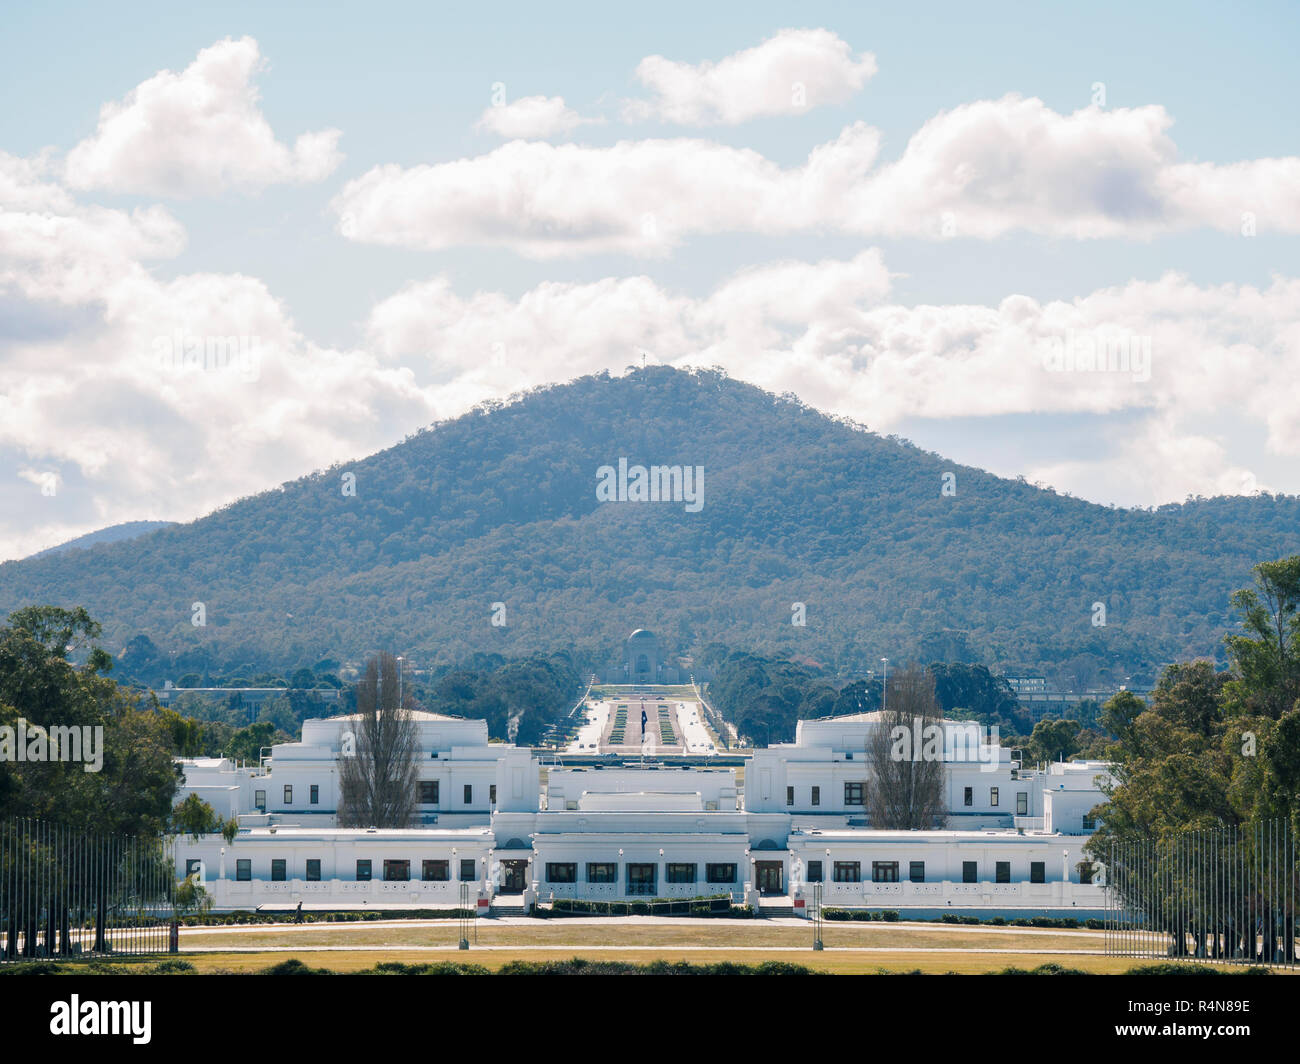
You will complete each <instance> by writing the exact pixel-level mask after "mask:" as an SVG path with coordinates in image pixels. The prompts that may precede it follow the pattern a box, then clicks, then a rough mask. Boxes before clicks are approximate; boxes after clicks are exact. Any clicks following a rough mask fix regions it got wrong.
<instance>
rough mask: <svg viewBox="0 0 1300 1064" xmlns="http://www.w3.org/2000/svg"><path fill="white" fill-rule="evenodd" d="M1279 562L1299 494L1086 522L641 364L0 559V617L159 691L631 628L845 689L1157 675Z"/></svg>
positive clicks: (739, 390)
mask: <svg viewBox="0 0 1300 1064" xmlns="http://www.w3.org/2000/svg"><path fill="white" fill-rule="evenodd" d="M863 419H864V420H867V421H869V420H870V411H864V412H863ZM620 457H625V458H627V460H628V462H629V463H631V464H638V463H639V464H644V465H650V464H658V465H682V466H692V467H696V466H699V467H703V469H704V495H703V506H702V508H701V509H699V511H698V512H688V510H687V507H686V505H685V504H683V503H681V502H676V503H672V502H658V503H637V502H626V503H623V502H600V501H598V499H597V492H596V486H597V477H598V473H597V471H598V469H599V467H601V466H606V465H613V466H617V464H618V461H619V459H620ZM948 473H951V474H954V475H955V478H954V479H953V480H952V481H951V482H952V483H953V484H954V485H955V494H950V495H945V494H943V493H942V488H943V484H944V475H945V474H948ZM352 487H355V494H350V493H349V490H350V488H352ZM1296 551H1300V500H1297V499H1296V498H1295V497H1273V496H1267V495H1265V496H1258V497H1254V498H1215V499H1204V500H1201V499H1198V500H1194V501H1191V502H1188V503H1186V504H1184V505H1179V506H1165V507H1160V508H1158V509H1154V510H1119V509H1113V508H1108V507H1105V506H1098V505H1094V504H1091V503H1087V502H1083V501H1080V500H1078V499H1073V498H1069V497H1064V496H1060V495H1057V494H1055V493H1053V492H1051V491H1044V490H1040V489H1038V488H1035V487H1033V486H1032V485H1029V484H1027V483H1024V482H1023V481H1014V480H1005V479H1000V478H998V477H995V476H993V475H991V474H989V473H985V472H983V471H981V470H978V469H973V468H968V467H963V466H958V465H955V464H954V463H952V462H948V461H945V460H944V459H943V458H941V457H940V456H938V455H935V454H930V453H927V452H925V451H922V450H920V449H918V448H916V447H914V446H912V445H910V444H908V443H907V442H905V441H902V440H899V439H896V438H893V437H881V436H878V435H875V434H873V433H871V432H868V431H865V430H864V429H863V428H861V427H860V426H855V425H853V424H849V423H846V422H843V421H839V420H835V419H832V418H829V417H827V416H825V415H823V414H821V413H819V412H817V411H815V410H812V409H811V408H808V407H806V406H804V405H802V404H801V403H799V402H798V401H797V400H795V399H793V398H790V397H777V396H774V395H771V394H768V393H766V392H763V391H761V390H759V389H758V388H755V387H752V386H750V385H747V384H743V383H740V382H738V381H734V380H730V379H728V378H726V377H725V376H723V375H721V374H719V373H715V372H694V373H691V372H685V371H680V370H674V369H670V368H667V367H650V368H647V369H644V370H640V371H637V372H632V373H629V374H628V375H626V376H624V377H621V378H611V377H609V376H606V375H600V376H595V377H585V378H582V379H579V380H576V381H573V382H571V383H568V384H564V385H559V386H554V387H549V388H546V389H542V390H539V391H535V392H533V393H530V394H528V395H526V396H524V397H522V398H520V399H518V400H516V401H513V402H510V403H502V404H493V405H489V406H485V407H483V408H481V409H478V410H475V411H473V412H471V413H469V414H466V415H465V416H463V417H460V418H457V419H455V420H453V421H449V422H446V423H443V424H439V425H436V426H433V427H431V428H429V429H428V430H425V431H423V432H421V433H419V434H417V435H414V436H412V437H410V438H408V439H407V440H405V441H404V442H402V443H400V444H398V445H397V446H395V447H392V448H390V449H389V450H386V451H382V452H380V453H378V454H375V455H372V456H370V457H368V458H361V459H358V460H357V461H355V462H352V463H349V464H347V465H344V466H340V467H337V468H334V469H330V470H327V471H323V472H321V471H318V472H316V473H314V474H312V475H310V476H305V477H303V478H302V479H300V480H297V481H293V482H291V483H287V484H285V485H283V486H282V487H281V488H280V489H278V490H275V491H271V492H268V493H265V494H262V495H258V496H255V497H252V498H247V499H241V500H239V501H238V502H234V503H232V504H230V505H228V506H226V507H224V508H222V509H220V510H218V511H217V512H215V513H213V514H211V515H209V516H207V517H205V518H203V519H201V520H198V521H195V522H192V523H190V524H185V525H177V526H172V527H169V528H165V529H162V530H159V531H156V532H152V533H149V534H146V535H143V536H140V537H138V538H134V539H131V540H129V541H126V542H119V543H109V544H101V545H97V546H94V547H91V548H89V549H86V550H76V551H68V552H63V553H58V554H53V555H45V556H41V557H35V558H29V559H24V560H22V561H17V562H9V563H6V564H4V565H3V566H0V614H7V613H8V612H9V611H11V610H14V609H16V608H18V607H21V606H24V605H27V604H33V603H54V604H58V605H64V606H84V607H85V608H86V609H87V610H88V611H89V613H90V614H91V615H92V616H93V617H95V618H96V619H97V620H99V621H100V622H102V624H103V627H104V643H105V645H106V646H108V647H109V648H110V649H111V650H113V652H114V653H119V652H120V651H121V649H122V648H124V647H125V646H126V644H127V643H128V642H130V641H131V640H132V639H133V638H134V637H136V636H138V635H145V636H147V637H149V639H150V640H152V641H153V643H154V644H156V647H157V649H158V652H159V654H160V655H162V656H163V657H165V659H166V661H167V667H168V668H169V669H170V670H171V671H173V672H175V673H176V674H178V675H179V674H180V673H183V672H189V671H203V670H205V669H212V670H214V671H216V670H221V671H226V672H230V671H232V670H238V669H241V668H243V667H244V666H245V665H246V664H248V663H254V664H256V665H257V666H260V667H268V668H269V667H286V666H288V667H292V666H296V665H299V664H310V663H311V662H315V661H318V660H320V659H323V658H336V659H340V660H353V661H355V660H358V659H360V658H361V657H363V656H364V655H366V654H369V653H371V652H373V651H375V650H378V649H389V650H392V651H393V652H394V653H399V654H401V653H405V654H409V655H411V656H412V657H413V659H414V660H415V661H417V662H419V663H420V664H430V665H432V664H437V663H453V662H457V661H462V660H465V659H466V658H468V657H469V656H470V655H471V654H473V653H476V652H487V653H500V654H504V655H506V656H509V657H516V656H522V655H525V654H528V653H532V652H542V653H550V652H551V651H554V650H557V649H561V648H571V649H573V650H575V651H577V652H579V653H580V654H582V655H583V657H584V660H611V661H612V660H617V655H618V653H619V647H620V644H621V640H622V639H623V638H625V637H626V635H627V633H628V632H630V631H631V630H632V629H634V628H637V627H641V626H644V627H647V628H650V629H652V630H654V631H655V632H656V633H657V634H658V636H659V638H660V641H661V644H662V645H663V649H664V650H665V651H666V652H668V653H690V652H693V651H696V650H698V649H700V648H702V647H704V646H705V645H706V644H708V643H721V644H723V645H726V646H728V647H731V648H734V649H742V650H750V651H754V652H760V653H764V654H771V655H785V656H790V657H792V658H796V659H798V658H803V659H806V660H809V661H814V662H817V663H818V664H820V665H821V666H824V667H829V668H830V669H831V670H833V671H836V672H840V673H841V674H844V675H851V674H853V673H855V672H860V671H861V670H862V669H864V668H865V667H867V665H868V664H870V663H874V662H876V661H877V660H878V659H879V658H880V657H881V656H882V655H887V656H889V657H890V659H891V660H893V661H896V662H900V663H901V662H906V661H908V660H911V659H919V660H924V661H933V660H943V659H945V658H946V659H947V660H966V661H972V662H982V663H984V664H987V665H989V666H991V667H994V668H1007V669H1015V670H1019V669H1042V670H1053V669H1056V670H1058V671H1059V670H1061V669H1063V668H1064V669H1066V670H1070V671H1073V670H1078V672H1079V673H1081V674H1086V673H1087V672H1089V671H1090V670H1096V671H1103V670H1107V669H1108V670H1109V671H1110V672H1111V674H1112V675H1115V676H1120V675H1124V676H1127V675H1133V676H1139V675H1147V676H1150V677H1152V678H1154V674H1155V671H1156V667H1157V666H1158V665H1159V664H1160V663H1162V662H1165V661H1169V660H1175V659H1178V658H1180V657H1192V656H1200V655H1203V654H1204V653H1205V652H1206V649H1207V648H1214V647H1219V646H1220V645H1221V640H1222V635H1223V633H1224V631H1225V630H1226V629H1227V627H1228V626H1229V625H1230V624H1231V623H1233V618H1232V615H1231V612H1230V608H1229V603H1228V596H1229V593H1230V592H1231V591H1232V590H1233V589H1234V588H1237V587H1240V586H1242V585H1244V584H1246V583H1248V582H1249V579H1250V567H1251V566H1252V565H1253V564H1254V563H1255V562H1256V561H1258V560H1259V559H1260V558H1276V557H1282V556H1284V555H1287V554H1291V553H1295V552H1296ZM1097 602H1100V603H1103V604H1104V605H1105V621H1106V624H1105V626H1104V627H1099V626H1096V625H1094V623H1093V621H1094V618H1095V617H1096V616H1097V614H1096V613H1095V611H1094V609H1093V604H1094V603H1097ZM195 603H202V604H203V613H204V616H203V618H202V619H203V620H205V622H206V623H205V624H204V625H202V626H196V625H195V624H193V623H192V619H194V618H195V616H196V614H195V608H194V607H195ZM494 603H504V613H502V610H501V608H500V607H495V608H494V605H493V604H494ZM793 603H804V604H805V605H806V625H804V626H798V625H793V624H791V618H792V604H793ZM494 618H495V619H496V620H498V621H501V620H504V622H505V623H504V624H497V625H494V624H493V623H492V622H493V619H494ZM936 646H943V647H947V648H948V649H947V650H946V651H944V652H943V653H942V654H941V655H939V657H936V653H935V651H934V648H935V647H936ZM593 654H594V655H595V658H592V657H591V655H593Z"/></svg>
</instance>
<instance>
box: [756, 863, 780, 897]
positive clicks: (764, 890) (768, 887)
mask: <svg viewBox="0 0 1300 1064" xmlns="http://www.w3.org/2000/svg"><path fill="white" fill-rule="evenodd" d="M754 866H755V872H756V879H757V881H758V892H759V893H760V894H784V893H785V885H784V881H783V877H782V864H781V862H780V861H755V862H754Z"/></svg>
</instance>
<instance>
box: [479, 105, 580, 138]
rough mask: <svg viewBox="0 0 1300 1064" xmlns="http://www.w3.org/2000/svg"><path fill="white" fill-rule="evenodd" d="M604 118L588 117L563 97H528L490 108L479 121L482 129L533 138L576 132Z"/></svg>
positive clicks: (513, 136)
mask: <svg viewBox="0 0 1300 1064" xmlns="http://www.w3.org/2000/svg"><path fill="white" fill-rule="evenodd" d="M600 121H601V119H598V118H584V117H583V116H582V115H580V114H578V112H577V111H575V110H573V108H571V107H566V106H565V103H564V97H563V96H549V97H548V96H525V97H523V98H521V99H518V100H515V101H514V102H512V103H503V104H501V105H500V106H492V107H489V108H488V109H487V110H486V111H484V112H483V116H482V117H481V118H480V119H479V120H478V128H479V129H481V130H484V131H486V132H488V133H495V134H496V135H497V136H500V137H508V138H510V139H512V140H514V139H517V138H518V139H524V140H533V139H545V138H546V137H553V136H556V135H557V134H563V133H572V132H573V131H574V130H575V129H577V128H578V127H579V126H584V125H594V124H597V123H599V122H600Z"/></svg>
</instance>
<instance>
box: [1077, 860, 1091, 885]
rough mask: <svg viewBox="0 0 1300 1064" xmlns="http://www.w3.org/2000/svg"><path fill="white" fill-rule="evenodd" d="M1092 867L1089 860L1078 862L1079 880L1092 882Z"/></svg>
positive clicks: (1085, 882) (1086, 882)
mask: <svg viewBox="0 0 1300 1064" xmlns="http://www.w3.org/2000/svg"><path fill="white" fill-rule="evenodd" d="M1092 873H1093V867H1092V863H1091V862H1090V861H1083V862H1081V863H1080V864H1079V882H1080V883H1084V884H1088V883H1091V882H1092Z"/></svg>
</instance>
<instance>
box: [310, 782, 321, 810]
mask: <svg viewBox="0 0 1300 1064" xmlns="http://www.w3.org/2000/svg"><path fill="white" fill-rule="evenodd" d="M311 804H312V805H320V784H319V783H313V784H312V785H311Z"/></svg>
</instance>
